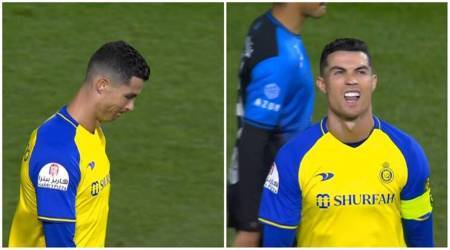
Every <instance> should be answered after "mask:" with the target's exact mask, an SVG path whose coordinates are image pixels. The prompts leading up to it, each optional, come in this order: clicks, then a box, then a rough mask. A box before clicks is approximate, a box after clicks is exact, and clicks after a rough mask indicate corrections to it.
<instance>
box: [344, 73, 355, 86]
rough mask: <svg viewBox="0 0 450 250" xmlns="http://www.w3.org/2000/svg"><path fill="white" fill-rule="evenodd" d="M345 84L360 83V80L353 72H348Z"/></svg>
mask: <svg viewBox="0 0 450 250" xmlns="http://www.w3.org/2000/svg"><path fill="white" fill-rule="evenodd" d="M345 84H347V85H355V84H358V80H357V79H356V77H355V76H354V75H353V74H348V75H347V78H346V79H345Z"/></svg>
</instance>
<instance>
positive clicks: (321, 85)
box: [316, 76, 327, 94]
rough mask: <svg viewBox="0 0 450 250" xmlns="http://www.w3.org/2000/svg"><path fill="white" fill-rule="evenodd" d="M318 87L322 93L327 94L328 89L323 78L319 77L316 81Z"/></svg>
mask: <svg viewBox="0 0 450 250" xmlns="http://www.w3.org/2000/svg"><path fill="white" fill-rule="evenodd" d="M316 86H317V88H319V90H320V92H322V93H324V94H327V87H326V85H325V81H324V80H323V77H321V76H319V77H317V80H316Z"/></svg>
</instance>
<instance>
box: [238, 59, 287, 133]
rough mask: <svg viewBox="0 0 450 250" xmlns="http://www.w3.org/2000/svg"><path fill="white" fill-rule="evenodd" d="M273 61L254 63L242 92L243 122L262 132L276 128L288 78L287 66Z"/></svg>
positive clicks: (276, 60)
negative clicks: (248, 81) (243, 96)
mask: <svg viewBox="0 0 450 250" xmlns="http://www.w3.org/2000/svg"><path fill="white" fill-rule="evenodd" d="M282 63H283V61H282V60H279V59H278V58H277V57H273V58H269V59H266V60H264V61H262V62H260V63H258V64H257V65H256V66H255V67H254V68H253V70H252V73H251V81H250V83H249V85H248V86H247V88H246V89H245V90H244V91H245V103H244V110H245V113H244V119H245V121H246V122H248V123H250V124H252V125H254V126H257V127H260V128H264V129H273V128H275V127H276V126H277V124H278V122H279V118H280V113H281V112H282V108H283V104H284V102H285V98H286V95H287V93H288V92H289V82H291V80H290V78H291V77H292V75H293V74H292V72H290V68H292V67H289V65H283V64H282Z"/></svg>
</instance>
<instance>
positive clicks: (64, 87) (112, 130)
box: [3, 3, 224, 247]
mask: <svg viewBox="0 0 450 250" xmlns="http://www.w3.org/2000/svg"><path fill="white" fill-rule="evenodd" d="M114 40H125V41H127V42H129V43H130V44H131V45H132V46H134V47H135V48H136V49H137V50H138V51H139V52H140V53H141V54H143V55H144V57H145V58H146V59H147V60H148V61H149V63H150V67H151V76H150V80H149V81H148V82H146V83H145V87H144V90H143V92H142V93H141V95H140V96H139V97H138V98H137V100H136V105H135V110H134V111H133V112H131V113H130V114H127V115H126V116H124V117H122V118H121V119H119V120H117V121H116V122H114V123H107V124H104V125H103V130H104V132H105V135H106V138H107V152H108V155H109V158H110V161H111V179H112V186H111V198H110V214H109V223H108V232H107V239H106V245H107V246H109V247H121V246H128V247H132V246H141V247H153V246H173V247H176V246H185V247H187V246H191V247H194V246H210V247H213V246H216V247H221V246H223V205H224V204H223V193H224V191H223V181H224V176H223V124H224V121H223V102H224V100H223V70H224V69H223V42H224V41H223V40H224V39H223V3H212V4H189V3H181V4H153V3H151V4H148V3H145V4H144V3H140V4H103V3H102V4H98V3H87V4H85V3H75V4H73V3H64V4H55V3H52V4H47V3H45V4H42V3H41V4H30V3H4V4H3V246H7V243H8V237H9V229H10V225H11V220H12V216H13V213H14V211H15V207H16V205H17V201H18V197H19V170H20V160H21V157H22V154H23V152H24V150H25V146H26V143H27V141H28V138H29V136H30V133H31V131H32V130H33V129H34V128H36V127H38V126H39V125H40V124H41V123H42V122H44V121H45V120H46V119H47V118H48V117H50V116H51V115H52V114H53V113H54V112H56V111H57V110H58V109H59V108H60V107H61V106H63V105H65V104H67V103H68V102H69V101H70V100H71V99H72V97H73V96H74V94H75V92H76V91H77V90H78V88H79V87H80V86H81V84H82V83H83V79H84V74H85V70H86V68H87V63H88V60H89V58H90V56H91V55H92V54H93V53H94V52H95V51H96V50H97V49H98V48H99V47H100V46H101V45H103V44H104V43H106V42H109V41H114Z"/></svg>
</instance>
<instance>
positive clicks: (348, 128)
mask: <svg viewBox="0 0 450 250" xmlns="http://www.w3.org/2000/svg"><path fill="white" fill-rule="evenodd" d="M327 126H328V130H329V131H330V133H331V134H333V135H334V136H335V137H336V138H337V139H338V140H340V141H341V142H343V143H353V142H359V141H362V140H364V139H366V138H367V137H369V135H370V133H371V132H372V129H373V127H374V123H373V116H372V111H369V112H366V114H363V115H361V116H359V117H357V118H356V119H352V120H345V119H342V118H341V117H339V116H337V115H336V114H335V113H333V112H331V111H330V110H328V121H327Z"/></svg>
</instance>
